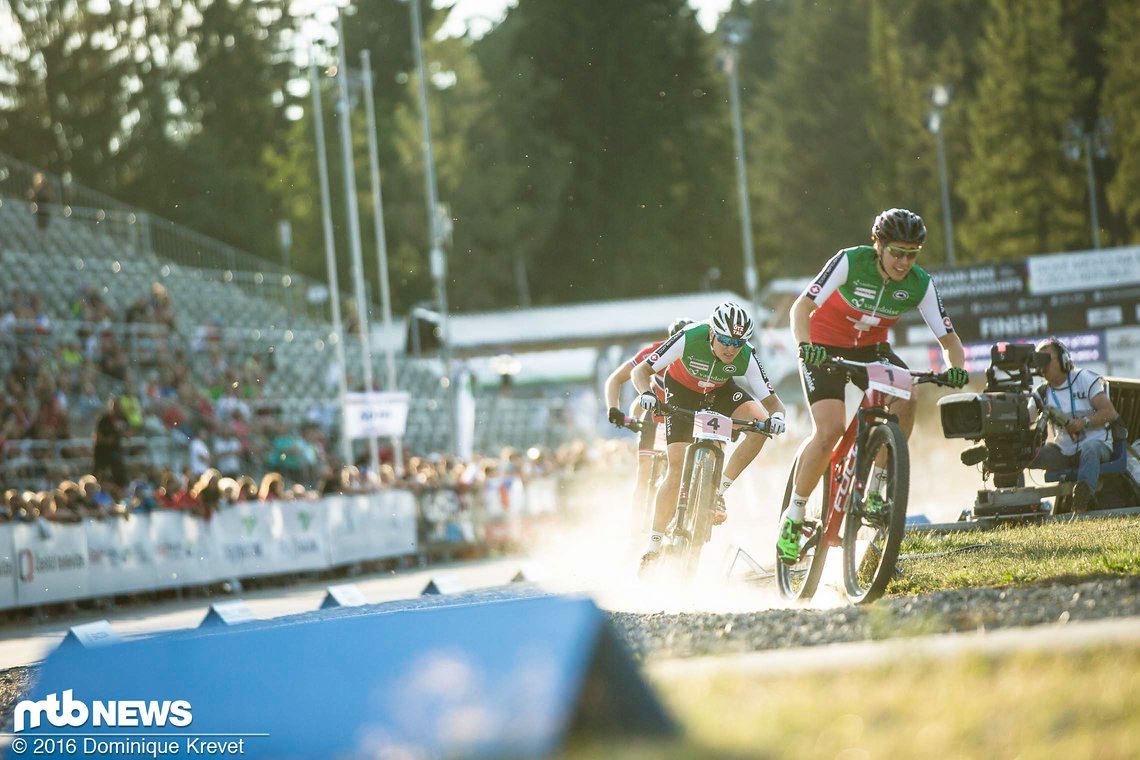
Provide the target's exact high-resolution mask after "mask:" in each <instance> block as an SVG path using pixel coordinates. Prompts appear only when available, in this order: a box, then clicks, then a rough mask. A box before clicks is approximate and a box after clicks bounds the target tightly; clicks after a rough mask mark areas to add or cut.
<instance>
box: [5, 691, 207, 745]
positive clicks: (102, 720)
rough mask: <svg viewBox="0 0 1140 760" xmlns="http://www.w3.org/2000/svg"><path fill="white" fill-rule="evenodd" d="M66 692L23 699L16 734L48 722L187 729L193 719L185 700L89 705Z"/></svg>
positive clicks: (133, 700)
mask: <svg viewBox="0 0 1140 760" xmlns="http://www.w3.org/2000/svg"><path fill="white" fill-rule="evenodd" d="M73 694H74V691H73V690H72V689H67V690H65V691H64V692H63V697H62V699H61V698H60V695H58V694H55V693H52V694H48V695H47V696H46V697H44V698H43V699H41V700H36V701H33V700H30V699H24V700H21V701H20V702H19V703H17V705H16V712H15V716H14V719H13V723H14V728H13V731H14V732H15V733H17V734H18V733H20V732H21V731H25V730H27V729H29V728H39V727H40V724H41V723H42V722H43V721H44V720H46V721H47V722H48V723H50V724H51V725H53V726H55V727H56V728H64V727H68V728H81V727H84V726H88V725H90V726H126V727H132V728H134V727H144V728H156V727H165V726H168V725H169V726H174V727H175V728H184V727H186V726H189V725H190V724H191V722H193V720H194V715H193V713H192V710H191V706H190V703H189V702H187V701H186V700H185V699H176V700H169V699H165V700H162V701H159V700H155V699H151V700H141V699H120V700H111V701H108V702H104V701H100V700H95V701H92V702H91V703H90V704H88V703H87V702H84V701H82V700H78V699H75V698H74V697H73Z"/></svg>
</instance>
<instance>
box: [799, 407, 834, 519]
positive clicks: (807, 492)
mask: <svg viewBox="0 0 1140 760" xmlns="http://www.w3.org/2000/svg"><path fill="white" fill-rule="evenodd" d="M811 422H812V431H811V437H810V438H808V439H807V440H806V441H804V444H803V446H801V447H800V453H799V459H798V464H797V466H796V483H795V488H794V489H793V490H794V496H799V497H801V498H803V499H804V500H806V499H807V497H809V496H811V494H812V491H814V490H815V487H816V485H818V484H819V481H820V478H822V477H823V473H825V472H826V471H827V464H828V461H829V460H830V459H831V452H832V450H833V449H834V448H835V444H837V443H839V439H840V438H842V437H843V422H844V413H843V402H842V401H840V400H839V399H830V398H829V399H822V400H820V401H816V402H815V403H814V404H812V405H811Z"/></svg>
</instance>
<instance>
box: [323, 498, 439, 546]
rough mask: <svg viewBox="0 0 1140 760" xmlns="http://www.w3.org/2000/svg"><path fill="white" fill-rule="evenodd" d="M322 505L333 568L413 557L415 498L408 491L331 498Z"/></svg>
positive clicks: (414, 543)
mask: <svg viewBox="0 0 1140 760" xmlns="http://www.w3.org/2000/svg"><path fill="white" fill-rule="evenodd" d="M322 504H323V506H324V509H325V515H324V517H325V524H326V526H327V529H328V535H329V546H330V549H331V560H330V561H331V563H332V564H343V563H346V562H361V561H364V560H370V559H384V558H385V557H402V556H406V555H411V554H415V553H416V548H417V547H416V497H415V496H414V495H413V494H412V493H411V492H410V491H385V492H383V493H379V494H373V495H360V496H330V497H328V498H326V499H324V500H323V502H322Z"/></svg>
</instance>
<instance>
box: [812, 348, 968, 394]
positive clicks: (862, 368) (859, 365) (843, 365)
mask: <svg viewBox="0 0 1140 760" xmlns="http://www.w3.org/2000/svg"><path fill="white" fill-rule="evenodd" d="M879 363H880V362H853V361H851V360H850V359H841V358H839V357H838V356H829V357H827V359H826V360H825V361H824V362H823V364H821V365H820V366H821V367H837V368H839V369H843V370H846V371H847V373H848V374H851V373H854V372H866V371H867V367H872V366H874V365H876V364H879ZM891 366H892V367H894V368H895V369H897V370H899V371H901V372H906V373H908V374H910V376H911V377H913V378H914V382H915V385H920V384H922V383H934V384H935V385H941V386H945V387H947V388H952V387H954V386H952V385H950V383H949V382H947V380H946V373H945V372H919V371H918V370H913V369H906V368H903V367H898V366H896V365H893V364H892V365H891Z"/></svg>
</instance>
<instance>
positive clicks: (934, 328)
mask: <svg viewBox="0 0 1140 760" xmlns="http://www.w3.org/2000/svg"><path fill="white" fill-rule="evenodd" d="M918 311H919V313H920V314H922V318H923V320H925V321H926V325H927V326H928V327H929V328H930V330H931V332H933V333H934V337H936V338H938V342H939V343H941V344H942V353H943V354H944V355H945V356H946V362H947V364H949V366H951V367H958V368H959V369H965V368H966V349H964V348H962V339H961V338H959V337H958V333H956V332H954V323H953V322H951V321H950V317H949V316H947V314H946V309H944V308H942V297H941V296H939V295H938V288H936V287H935V286H934V280H933V279H932V280H931V281H930V283H929V284H928V285H927V286H926V294H925V295H924V296H923V297H922V301H920V302H919V304H918Z"/></svg>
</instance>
